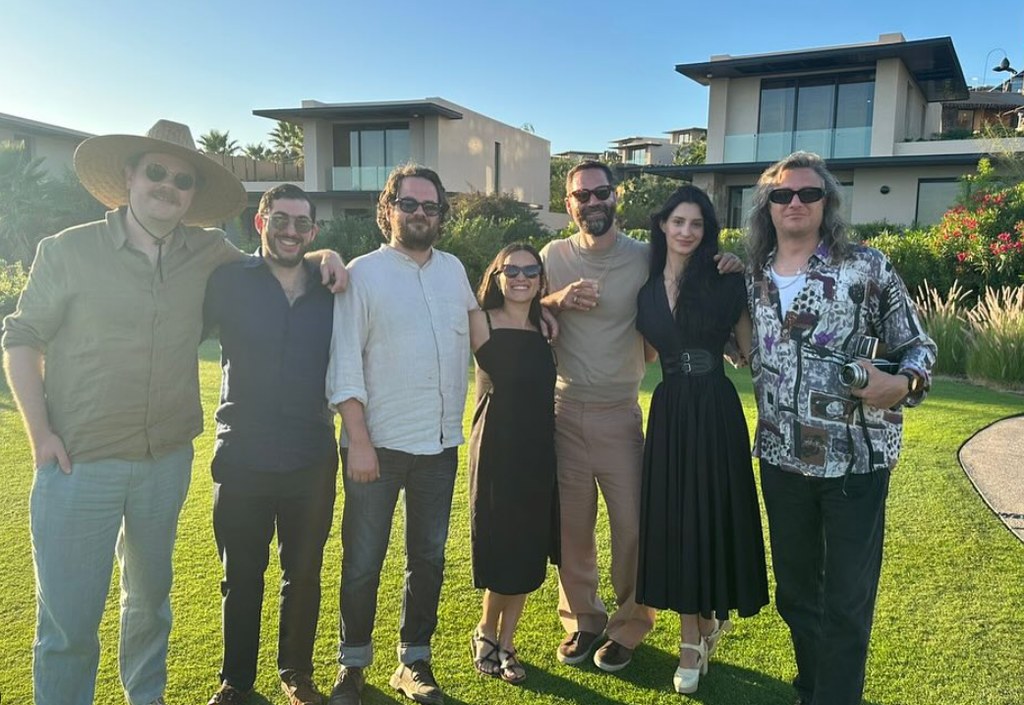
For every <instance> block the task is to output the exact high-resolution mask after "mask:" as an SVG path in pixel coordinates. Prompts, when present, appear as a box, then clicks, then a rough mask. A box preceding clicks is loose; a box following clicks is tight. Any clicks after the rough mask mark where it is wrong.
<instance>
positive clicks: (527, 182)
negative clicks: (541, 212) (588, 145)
mask: <svg viewBox="0 0 1024 705" xmlns="http://www.w3.org/2000/svg"><path fill="white" fill-rule="evenodd" d="M432 100H435V101H437V102H441V103H443V101H439V100H437V99H436V98H435V99H432ZM449 105H451V104H449ZM451 107H452V108H453V109H456V110H459V112H461V113H462V115H463V117H462V119H461V120H447V119H441V120H439V121H438V124H437V145H438V146H437V162H436V164H437V171H438V174H439V175H440V176H441V180H442V182H444V185H445V188H447V189H448V190H449V191H459V192H472V191H479V192H481V193H494V192H495V190H496V189H495V171H494V161H495V160H494V154H495V147H494V146H495V143H499V144H500V145H501V147H500V158H499V170H500V178H499V179H498V184H497V190H498V191H500V192H501V193H508V194H511V195H512V196H513V197H514V198H515V199H516V200H518V201H522V202H524V203H536V204H539V205H541V206H543V207H544V208H546V207H547V204H548V201H549V199H550V195H551V181H550V178H551V177H550V169H551V143H550V142H548V140H545V139H542V138H540V137H538V136H537V135H534V134H531V133H529V132H525V131H524V130H520V129H518V128H515V127H512V126H510V125H506V124H504V123H501V122H498V121H497V120H493V119H491V118H489V117H486V116H484V115H481V114H479V113H475V112H473V111H471V110H466V109H465V108H462V107H459V106H455V105H452V106H451ZM427 130H428V150H429V131H430V125H429V123H428V125H427ZM428 163H429V162H428Z"/></svg>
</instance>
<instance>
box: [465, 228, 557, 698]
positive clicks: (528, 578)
mask: <svg viewBox="0 0 1024 705" xmlns="http://www.w3.org/2000/svg"><path fill="white" fill-rule="evenodd" d="M543 288H544V287H543V268H542V266H541V262H540V255H538V254H537V252H536V250H534V249H533V248H532V247H530V246H529V245H524V244H520V243H516V244H513V245H509V246H507V247H505V248H504V249H503V250H502V251H501V252H499V253H498V255H497V257H495V259H494V261H493V262H492V263H491V265H490V266H489V267H488V268H487V270H486V271H485V272H484V278H483V281H482V282H481V284H480V289H479V291H478V292H477V296H478V298H479V300H480V305H481V307H482V309H483V310H481V311H474V312H473V313H471V314H470V343H471V345H472V348H473V352H474V354H475V356H476V362H477V377H476V390H477V406H476V413H475V414H474V417H473V431H472V434H471V435H470V442H469V443H470V445H469V449H470V455H469V469H470V525H471V534H472V551H473V582H474V584H475V585H476V587H478V588H483V589H484V596H483V615H482V617H481V620H480V623H479V625H478V626H477V629H476V631H475V632H474V634H473V640H472V651H473V663H474V666H475V667H476V669H477V670H478V671H479V672H480V673H483V674H485V675H493V676H499V677H501V678H502V679H504V680H505V681H507V682H509V683H521V682H522V681H523V680H524V679H525V678H526V671H525V670H524V669H523V666H522V664H521V663H519V660H518V659H517V658H516V649H515V645H514V643H513V637H514V634H515V628H516V624H517V623H518V621H519V617H520V616H521V615H522V612H523V608H524V606H525V604H526V595H527V594H528V593H530V592H533V591H534V590H536V589H537V588H538V587H540V585H541V584H542V583H543V582H544V578H545V575H546V572H547V563H548V560H551V562H553V563H556V564H557V562H558V524H557V518H558V494H557V487H556V484H555V444H554V423H555V416H554V404H555V402H554V390H555V363H554V358H553V356H552V352H551V347H550V345H549V344H548V341H547V339H546V338H544V336H543V335H541V333H540V327H539V326H540V296H541V292H542V291H543Z"/></svg>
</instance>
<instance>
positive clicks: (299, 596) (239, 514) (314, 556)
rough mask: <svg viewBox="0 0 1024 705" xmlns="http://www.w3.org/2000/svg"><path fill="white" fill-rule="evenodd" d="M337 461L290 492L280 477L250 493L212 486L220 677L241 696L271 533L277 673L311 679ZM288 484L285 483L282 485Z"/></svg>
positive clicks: (252, 667)
mask: <svg viewBox="0 0 1024 705" xmlns="http://www.w3.org/2000/svg"><path fill="white" fill-rule="evenodd" d="M336 474H337V458H335V464H334V466H333V468H332V467H329V466H328V467H325V468H324V469H323V472H317V473H315V475H314V479H315V482H313V483H311V485H310V486H309V487H306V488H300V489H304V490H305V491H298V492H297V491H296V487H295V481H294V478H291V477H289V475H290V473H282V474H281V476H280V477H279V478H273V481H271V482H266V481H265V480H266V479H267V478H261V480H264V482H260V483H259V486H258V487H257V488H256V489H253V487H252V486H250V485H249V484H248V483H242V482H237V483H236V482H234V481H232V482H227V483H215V484H214V486H213V487H214V489H213V532H214V536H215V538H216V540H217V550H218V551H219V553H220V559H221V563H222V564H223V566H224V579H223V581H221V594H222V595H223V598H224V599H223V610H224V661H223V665H222V667H221V673H220V677H221V680H222V681H223V682H226V683H228V684H230V685H232V686H234V687H236V688H239V689H241V690H248V689H249V688H251V687H252V686H253V683H255V681H256V660H257V657H258V654H259V646H260V615H261V612H262V609H263V588H264V584H263V574H264V573H265V572H266V569H267V565H268V561H269V547H270V542H271V540H272V539H273V537H274V530H275V528H276V529H277V552H278V556H279V558H280V561H281V571H282V576H281V607H280V616H279V634H278V642H277V667H278V671H279V673H280V674H281V675H282V677H283V676H284V675H287V674H288V672H291V671H300V672H304V673H309V674H312V672H313V642H314V640H315V639H316V623H317V618H318V616H319V614H320V567H321V565H322V563H323V555H324V544H325V543H326V542H327V535H328V534H329V533H330V530H331V520H332V518H333V515H334V495H335V477H336ZM289 480H291V483H289Z"/></svg>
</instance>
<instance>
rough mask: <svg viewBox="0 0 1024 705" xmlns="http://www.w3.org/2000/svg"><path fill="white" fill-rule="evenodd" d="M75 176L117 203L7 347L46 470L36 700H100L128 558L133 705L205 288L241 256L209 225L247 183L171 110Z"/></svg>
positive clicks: (179, 466) (179, 472)
mask: <svg viewBox="0 0 1024 705" xmlns="http://www.w3.org/2000/svg"><path fill="white" fill-rule="evenodd" d="M75 171H76V172H77V174H78V177H79V179H81V181H82V183H83V185H84V186H85V187H86V188H87V189H88V190H89V192H90V193H92V194H93V196H95V197H96V198H97V199H98V200H100V201H101V202H102V203H104V204H105V205H107V206H110V207H111V208H113V210H111V211H110V212H108V213H107V215H106V218H105V219H104V220H101V221H97V222H94V223H87V224H85V225H80V226H77V227H74V228H70V229H68V230H65V231H63V232H61V233H58V234H57V235H54V236H52V237H48V238H45V239H43V240H42V241H41V242H40V243H39V248H38V250H37V252H36V258H35V261H34V262H33V264H32V270H31V272H30V275H29V281H28V284H27V286H26V287H25V290H24V291H23V292H22V295H21V298H20V300H19V302H18V309H17V310H16V311H15V313H14V314H12V315H11V316H9V317H8V318H7V319H6V320H5V321H4V334H3V340H2V346H3V349H4V351H5V356H4V360H5V369H6V371H7V375H8V379H9V380H10V385H11V389H12V391H13V392H14V396H15V399H16V400H17V402H18V406H19V408H20V410H21V413H22V416H23V418H24V421H25V427H26V430H27V432H28V436H29V440H30V442H31V446H32V454H33V461H34V464H35V468H36V472H35V479H34V483H33V488H32V496H31V501H30V514H29V516H30V523H31V534H32V554H33V559H34V562H35V571H36V598H37V605H38V610H37V624H36V638H35V642H34V662H33V685H34V689H35V702H36V703H37V704H38V705H49V704H51V703H53V704H58V703H59V704H60V705H78V704H81V705H86V704H89V703H92V701H93V693H94V690H95V681H96V669H97V664H98V661H99V640H98V638H97V630H98V627H99V623H100V618H101V616H102V613H103V606H104V603H105V601H106V596H107V591H108V586H109V584H110V574H111V569H112V562H111V556H112V555H113V554H115V552H116V556H117V560H118V564H119V566H120V574H121V638H120V661H119V663H120V669H121V681H122V683H123V685H124V689H125V693H126V696H127V698H128V701H129V702H130V703H131V704H132V705H146V704H148V703H162V702H163V691H164V687H165V685H166V681H167V668H166V657H167V638H168V634H169V632H170V628H171V609H170V600H169V592H170V588H171V553H172V549H173V546H174V538H175V532H176V525H177V520H178V513H179V511H180V509H181V506H182V504H183V502H184V500H185V495H186V493H187V491H188V484H189V478H190V473H191V466H192V439H193V438H195V437H196V436H197V435H198V434H199V433H200V432H201V431H202V426H203V423H202V409H201V407H200V404H199V383H198V363H197V357H196V348H197V346H198V344H199V341H200V335H201V331H202V308H203V293H204V291H205V289H206V280H207V278H208V277H209V275H210V273H211V272H212V271H213V270H214V269H216V268H217V267H218V266H219V265H221V264H224V263H226V262H230V261H233V260H236V259H238V258H240V257H241V256H242V255H241V253H239V251H238V250H237V249H235V248H234V247H233V246H232V245H230V244H229V243H228V242H227V241H226V240H225V239H224V233H223V232H222V231H220V230H217V229H214V228H208V229H206V228H202V227H197V226H204V225H215V224H218V223H223V222H224V221H227V220H229V219H231V218H233V217H234V216H235V215H237V214H238V213H239V212H240V211H241V210H242V209H243V208H244V207H245V204H246V194H245V191H244V189H243V188H242V185H241V183H240V182H239V181H238V179H237V178H236V177H235V176H234V175H233V174H232V173H231V172H230V171H228V170H227V169H225V168H224V167H222V166H220V165H219V164H217V163H216V162H214V161H213V160H211V159H208V158H207V157H205V156H204V155H202V154H201V153H199V152H198V151H196V148H195V143H194V142H193V140H192V135H191V134H190V132H189V129H188V127H187V126H185V125H181V124H179V123H174V122H169V121H166V120H161V121H159V122H157V123H156V125H154V126H153V128H152V129H150V131H149V132H148V133H147V135H146V136H145V137H138V136H131V135H106V136H102V137H93V138H90V139H88V140H86V141H85V142H83V143H82V144H81V145H80V146H79V148H78V150H77V151H76V153H75ZM323 259H325V260H331V261H334V262H337V260H336V259H335V258H333V257H324V258H323ZM328 269H332V268H331V267H328ZM342 272H343V270H342ZM331 273H333V274H334V275H335V276H336V277H337V278H339V280H340V281H339V284H337V285H336V288H337V287H340V286H342V285H343V282H344V274H343V273H339V272H337V271H333V272H331ZM324 276H325V278H326V277H328V276H329V273H328V272H327V271H326V270H325V273H324ZM44 363H45V366H44ZM44 367H45V373H44Z"/></svg>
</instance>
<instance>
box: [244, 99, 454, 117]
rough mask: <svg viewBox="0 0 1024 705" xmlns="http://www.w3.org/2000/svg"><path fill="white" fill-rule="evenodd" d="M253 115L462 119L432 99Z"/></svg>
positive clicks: (345, 104) (323, 107) (309, 108)
mask: <svg viewBox="0 0 1024 705" xmlns="http://www.w3.org/2000/svg"><path fill="white" fill-rule="evenodd" d="M252 114H253V115H258V116H260V117H265V118H270V119H271V120H285V121H288V122H295V121H298V120H310V119H315V120H365V121H367V122H378V121H379V122H384V121H388V120H409V119H411V118H419V117H425V116H427V115H437V116H440V117H443V118H448V119H449V120H461V119H462V113H460V112H459V111H457V110H452V109H451V108H449V107H447V106H444V105H441V104H440V103H435V102H433V101H429V100H415V101H395V102H381V103H336V104H333V105H317V106H313V107H308V108H271V109H266V110H253V111H252Z"/></svg>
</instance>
